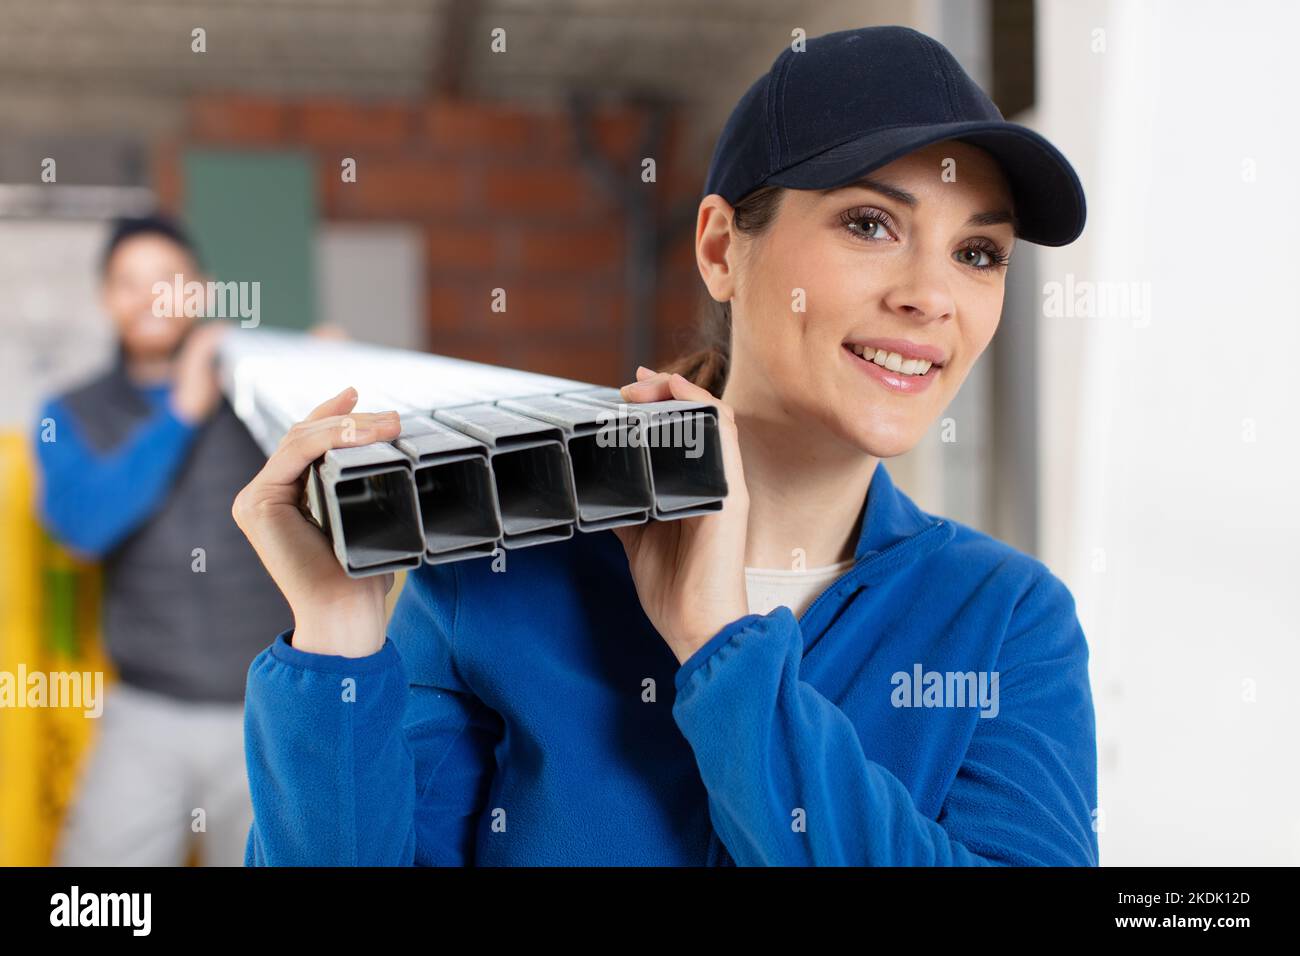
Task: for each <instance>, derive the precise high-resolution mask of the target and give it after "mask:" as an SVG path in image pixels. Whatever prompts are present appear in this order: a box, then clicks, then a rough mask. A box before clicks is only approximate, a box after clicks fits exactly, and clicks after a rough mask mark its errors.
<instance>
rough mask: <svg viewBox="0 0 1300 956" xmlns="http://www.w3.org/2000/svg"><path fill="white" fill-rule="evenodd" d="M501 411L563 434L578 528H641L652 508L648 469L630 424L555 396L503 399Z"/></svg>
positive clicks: (607, 412)
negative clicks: (547, 425) (637, 526)
mask: <svg viewBox="0 0 1300 956" xmlns="http://www.w3.org/2000/svg"><path fill="white" fill-rule="evenodd" d="M497 406H498V407H499V408H505V409H508V410H510V411H513V412H518V413H519V414H521V415H527V416H529V417H530V418H536V419H539V420H541V421H544V422H546V423H548V424H550V425H554V426H555V427H556V428H558V429H560V431H561V432H563V433H564V442H565V445H566V447H567V448H568V452H569V455H568V458H569V465H570V468H571V470H572V476H573V488H574V493H575V495H576V497H577V500H578V530H579V531H603V530H605V529H606V528H617V527H620V526H622V525H631V524H642V523H644V522H645V521H647V520H649V518H650V511H651V509H652V508H653V507H654V489H653V488H652V487H651V485H650V466H649V461H648V460H647V458H646V455H645V454H644V453H643V451H642V450H641V448H640V447H639V446H638V445H637V444H636V443H635V441H634V438H635V436H634V434H633V432H634V430H635V428H636V425H635V423H633V422H630V421H628V420H626V419H624V420H622V421H618V420H617V419H615V418H614V417H613V416H612V415H611V414H610V410H609V409H607V408H602V407H600V406H597V405H594V404H592V403H590V402H577V401H573V400H572V399H568V398H563V397H561V396H558V395H549V396H544V397H534V398H519V399H502V400H501V401H499V402H497Z"/></svg>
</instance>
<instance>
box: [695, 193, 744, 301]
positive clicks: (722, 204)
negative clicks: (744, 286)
mask: <svg viewBox="0 0 1300 956" xmlns="http://www.w3.org/2000/svg"><path fill="white" fill-rule="evenodd" d="M733 215H735V210H733V209H732V207H731V204H730V203H729V202H727V201H726V200H725V199H723V198H722V197H721V196H719V195H718V194H717V193H710V194H709V195H707V196H705V197H704V198H703V199H701V200H700V209H699V212H698V213H697V214H696V220H695V264H696V266H697V267H698V268H699V270H700V278H701V279H703V280H704V285H705V286H706V287H707V288H708V290H709V295H710V296H712V297H713V299H714V301H717V302H729V301H730V300H731V297H732V296H733V295H734V294H735V284H736V282H735V269H734V263H733V261H732V255H733V252H734V246H733V244H732V242H731V235H732V231H731V221H732V216H733Z"/></svg>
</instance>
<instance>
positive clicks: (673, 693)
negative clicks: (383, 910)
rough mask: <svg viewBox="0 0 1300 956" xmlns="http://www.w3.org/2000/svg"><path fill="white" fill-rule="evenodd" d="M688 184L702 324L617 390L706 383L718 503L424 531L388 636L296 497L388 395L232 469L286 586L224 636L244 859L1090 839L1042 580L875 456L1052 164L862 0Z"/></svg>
mask: <svg viewBox="0 0 1300 956" xmlns="http://www.w3.org/2000/svg"><path fill="white" fill-rule="evenodd" d="M868 173H869V176H868V175H867V174H868ZM705 191H706V193H707V195H706V196H705V197H704V199H703V200H702V202H701V203H700V207H699V215H698V220H697V228H696V240H695V248H696V259H697V262H698V265H699V269H700V273H701V276H702V277H703V279H704V282H705V285H706V287H707V289H708V292H709V294H710V296H711V297H712V298H713V299H714V300H716V301H717V302H718V303H725V304H727V311H726V313H725V316H724V318H725V319H726V321H727V325H728V328H727V329H726V330H725V331H727V333H728V334H727V335H726V336H724V337H723V338H722V339H721V340H720V341H719V342H718V343H717V344H716V345H715V346H714V348H713V350H711V351H707V352H706V353H704V354H703V355H700V356H696V357H694V358H692V359H689V360H687V361H685V362H683V363H682V365H681V368H683V369H685V370H687V371H688V372H689V373H690V374H689V376H687V377H683V376H682V375H681V374H679V373H677V372H673V373H671V374H670V373H669V372H667V371H662V372H661V371H653V370H650V369H641V370H639V372H638V375H637V378H638V380H637V382H635V383H634V384H631V385H628V386H625V387H624V389H623V395H624V397H625V398H626V399H627V400H628V401H629V402H646V401H656V400H661V399H667V398H678V399H688V400H692V401H708V402H714V403H715V404H717V405H718V407H719V409H720V411H721V416H720V417H721V420H722V426H723V427H722V429H721V434H720V440H721V441H722V443H723V461H724V466H725V468H726V473H727V480H728V483H729V489H730V490H729V494H728V496H727V499H726V502H725V507H724V508H723V509H722V511H721V512H719V513H716V514H711V515H708V516H704V517H697V518H691V519H686V520H683V521H677V522H668V523H651V524H648V525H643V526H639V527H633V528H624V529H619V530H617V531H615V532H612V533H601V534H592V535H578V536H577V537H575V538H574V539H572V540H571V541H568V542H564V543H562V544H558V545H548V546H544V547H538V548H532V549H526V550H522V551H515V552H511V553H510V554H509V564H508V568H507V570H506V572H505V573H498V571H497V569H496V568H494V565H493V562H492V561H491V560H490V559H483V560H478V561H470V562H463V563H459V564H451V565H441V566H436V567H425V568H421V569H420V570H419V571H418V572H414V573H412V574H411V575H410V577H409V579H408V581H407V583H406V587H405V589H404V591H403V593H402V594H401V596H400V599H399V601H398V604H397V606H396V608H395V611H394V614H393V618H392V621H391V623H390V625H389V628H388V634H387V638H385V634H384V628H383V617H384V596H385V584H384V583H383V582H382V581H380V580H377V579H367V580H350V579H348V578H347V577H345V576H344V575H343V573H342V572H341V571H340V569H339V566H338V564H337V562H336V561H335V559H334V556H333V554H332V552H331V551H330V548H329V547H328V544H327V542H326V541H325V540H324V539H323V537H322V536H321V535H320V533H319V532H318V531H317V530H316V529H315V528H313V527H311V526H310V525H309V524H308V523H307V521H306V520H304V518H303V516H302V515H301V514H300V512H299V511H298V508H297V505H298V501H299V496H300V489H301V477H302V473H303V471H304V469H305V468H306V467H307V466H308V464H309V463H310V462H312V461H313V460H314V459H315V458H317V457H318V456H319V455H321V454H322V453H323V452H325V451H326V450H327V449H329V448H333V447H339V446H341V445H344V444H364V443H367V442H372V441H382V440H386V439H391V438H393V437H394V436H395V435H396V434H397V421H396V418H395V416H394V415H392V414H387V415H383V414H380V415H362V414H349V412H350V411H351V409H352V407H353V405H354V404H355V401H356V395H355V392H354V391H353V390H350V389H349V390H347V391H345V392H344V393H342V394H340V395H337V396H335V397H334V398H332V399H330V400H328V401H326V402H325V403H324V404H322V405H321V406H320V407H319V408H317V409H316V411H315V412H314V413H313V414H312V415H311V416H310V417H309V419H308V420H306V421H305V422H303V423H300V424H299V425H297V426H296V427H295V428H294V429H293V430H292V432H291V433H290V434H289V435H288V436H287V438H286V440H285V441H284V443H283V444H282V445H281V447H280V449H279V450H278V451H277V452H276V454H275V455H274V456H272V458H271V459H270V460H269V461H268V462H267V465H266V467H265V469H263V471H262V472H261V474H259V476H258V477H257V478H256V479H255V480H254V481H253V482H252V483H251V484H250V485H249V486H248V487H247V488H246V489H245V490H244V491H243V492H241V494H240V495H239V498H238V499H237V500H236V502H235V507H234V513H235V516H236V520H237V521H238V522H239V523H240V526H241V527H242V528H243V529H244V530H245V532H246V533H247V534H248V536H249V538H250V540H251V541H252V542H253V544H254V546H255V547H256V548H257V549H258V551H259V553H260V554H261V557H262V559H263V561H264V562H265V564H266V566H267V568H268V569H269V570H270V572H271V574H272V575H273V576H274V577H275V579H276V581H277V582H278V583H279V584H280V586H281V588H282V590H283V591H284V594H285V596H286V597H287V598H288V600H289V603H290V605H291V606H292V608H293V611H294V617H295V628H294V629H293V630H291V631H288V632H286V633H285V634H282V635H280V636H279V637H278V638H277V639H276V641H275V643H274V644H273V645H272V646H271V647H270V648H269V649H268V650H267V651H265V652H264V653H263V654H262V655H260V656H259V657H258V658H257V660H255V661H254V663H253V665H252V667H251V669H250V672H249V684H248V694H247V705H246V707H247V710H246V715H247V716H246V741H247V750H248V763H249V776H250V782H251V786H252V793H253V802H254V810H255V822H254V825H253V828H252V832H251V833H250V837H249V846H248V862H249V863H253V864H319V863H336V864H411V863H416V864H469V863H474V864H489V865H490V864H614V863H626V864H688V865H689V864H729V863H736V864H741V865H751V864H809V863H815V864H821V863H828V864H865V865H900V864H920V865H972V864H987V863H1004V864H1050V865H1095V864H1096V862H1097V844H1096V836H1095V833H1094V832H1093V828H1092V825H1091V817H1092V812H1093V807H1094V806H1095V788H1096V783H1095V740H1094V726H1093V712H1092V703H1091V696H1090V693H1089V687H1088V677H1087V647H1086V644H1085V641H1084V638H1083V634H1082V633H1081V630H1080V628H1079V624H1078V620H1077V618H1076V616H1075V611H1074V604H1073V600H1072V598H1071V596H1070V594H1069V592H1068V591H1067V590H1066V588H1065V587H1064V586H1063V585H1062V584H1061V582H1060V581H1059V580H1057V579H1056V578H1055V577H1054V576H1053V575H1052V574H1051V573H1050V572H1049V571H1048V570H1047V568H1046V567H1045V566H1043V565H1042V564H1041V563H1040V562H1038V561H1037V560H1035V559H1033V558H1031V557H1029V556H1026V555H1024V554H1021V553H1018V552H1016V551H1015V550H1013V549H1012V548H1010V547H1008V546H1006V545H1004V544H1001V543H999V542H997V541H994V540H993V539H991V538H989V537H987V536H985V535H983V534H980V533H979V532H976V531H974V530H972V529H970V528H967V527H964V526H962V525H959V524H957V523H955V522H952V521H948V520H945V519H942V518H937V517H935V516H932V515H929V514H926V513H924V512H922V511H921V510H920V509H918V508H917V507H916V506H915V505H914V504H913V503H912V502H911V501H910V500H909V499H908V498H907V497H906V496H905V495H903V494H902V493H901V492H899V491H898V490H897V489H896V488H895V487H894V486H893V484H892V482H891V481H890V477H889V474H888V473H887V472H886V470H885V468H884V467H883V465H882V464H881V459H883V458H888V457H892V456H894V455H898V454H900V453H902V452H904V451H907V450H908V449H909V448H911V447H912V446H913V445H915V444H916V442H917V441H918V440H919V439H920V438H921V436H922V435H923V434H924V433H925V431H926V430H927V428H928V427H929V425H930V424H931V423H932V422H933V421H934V419H935V418H936V417H937V416H938V415H939V413H940V412H941V411H942V410H943V408H944V407H945V406H946V405H947V404H948V402H949V401H950V400H951V399H952V397H953V395H954V394H955V392H956V391H957V388H958V387H959V386H960V384H961V382H962V381H963V380H964V379H965V377H966V375H967V374H968V372H969V371H970V369H971V366H972V365H973V364H974V362H975V360H976V359H977V358H978V356H979V355H980V353H981V352H983V350H984V348H985V347H986V346H987V345H988V343H989V340H990V339H991V338H992V336H993V333H994V330H995V329H996V327H997V324H998V321H999V315H1000V312H1001V307H1002V297H1003V284H1004V275H1005V271H1004V270H1005V266H1006V263H1007V260H1008V258H1009V254H1010V252H1011V249H1012V246H1013V245H1014V243H1015V241H1016V237H1017V235H1019V236H1020V237H1021V238H1025V239H1029V240H1031V241H1036V242H1042V243H1046V244H1061V243H1063V242H1069V241H1070V240H1072V239H1073V238H1075V236H1077V235H1078V232H1079V231H1080V230H1081V229H1082V224H1083V196H1082V192H1081V190H1080V189H1079V187H1078V181H1077V179H1076V178H1075V176H1074V173H1073V171H1072V170H1071V169H1070V167H1069V164H1068V163H1067V162H1066V161H1065V159H1064V158H1063V157H1061V156H1060V154H1059V153H1057V152H1056V151H1055V150H1054V149H1053V148H1052V147H1051V146H1050V145H1048V144H1047V143H1046V141H1044V140H1042V139H1041V137H1038V136H1037V135H1036V134H1033V133H1031V132H1029V131H1027V130H1024V129H1022V128H1020V127H1015V126H1012V125H1011V124H1008V123H1006V122H1005V121H1003V120H1002V118H1001V116H1000V115H999V114H998V113H997V110H996V108H994V107H993V105H992V103H990V102H989V101H988V99H987V97H985V96H984V94H983V93H981V92H980V91H979V89H978V87H976V86H975V84H974V83H973V82H971V81H970V79H969V78H968V77H966V75H965V74H964V73H963V72H962V71H961V69H960V67H958V66H957V64H956V62H955V61H954V60H953V59H952V58H951V56H950V55H949V54H948V53H947V51H946V50H944V49H943V47H941V46H939V44H937V43H935V42H934V41H933V40H930V39H929V38H927V37H924V36H922V35H921V34H918V33H915V32H914V31H911V30H904V29H901V28H894V27H890V28H874V29H866V30H855V31H848V32H846V33H840V34H832V35H829V36H826V37H821V38H817V39H814V40H810V41H808V43H807V47H806V49H804V50H798V51H795V50H787V51H785V52H784V53H782V55H781V56H779V57H778V58H777V60H776V62H775V63H774V64H773V67H772V70H771V71H770V72H769V73H768V74H767V75H766V76H764V77H762V78H760V79H759V81H758V82H757V83H755V84H754V86H753V87H752V88H751V89H750V91H749V92H748V93H746V95H745V97H744V98H742V100H741V102H740V104H739V105H738V106H737V108H736V111H735V113H733V115H732V117H731V119H730V121H729V122H728V124H727V128H726V130H725V131H724V132H723V135H722V137H721V139H720V141H719V144H718V147H717V151H716V152H715V155H714V160H713V164H712V167H711V169H710V173H709V182H708V184H707V186H706V190H705ZM715 394H720V397H721V401H719V400H718V399H716V398H715V397H714V395H715ZM792 565H793V566H794V568H795V569H794V570H791V567H792ZM802 568H811V569H812V570H800V569H802Z"/></svg>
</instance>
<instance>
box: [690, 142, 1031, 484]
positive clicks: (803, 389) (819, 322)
mask: <svg viewBox="0 0 1300 956" xmlns="http://www.w3.org/2000/svg"><path fill="white" fill-rule="evenodd" d="M946 170H947V172H945V171H946ZM1012 212H1013V210H1012V201H1011V195H1010V191H1009V189H1008V188H1007V185H1006V183H1005V181H1004V179H1003V176H1002V173H1001V170H1000V169H999V168H998V166H997V164H996V163H995V162H994V160H993V159H992V158H991V157H990V156H989V155H988V154H986V153H985V152H984V151H983V150H980V149H978V148H976V147H974V146H969V145H967V144H965V143H959V142H947V143H938V144H935V145H933V146H930V147H927V148H925V149H921V150H918V151H917V152H914V153H911V154H909V155H908V156H905V157H904V158H902V159H899V160H896V161H895V162H892V163H890V164H889V165H887V166H883V167H881V168H880V169H878V170H876V171H874V172H873V173H871V174H870V175H869V176H868V177H867V180H866V181H864V182H862V183H860V184H855V185H853V186H850V187H845V188H841V189H835V190H831V191H826V192H820V191H808V190H786V191H785V193H784V195H783V197H782V199H781V204H780V207H779V209H778V212H777V214H776V216H775V218H774V219H773V221H772V222H771V224H770V225H769V226H768V228H767V229H766V230H765V231H764V232H762V233H760V234H758V235H757V236H756V237H754V238H752V239H751V238H750V237H747V236H745V235H742V234H737V233H735V232H734V230H733V231H732V233H731V235H732V239H733V241H734V247H733V250H732V251H734V253H735V254H734V255H732V254H730V253H729V254H728V255H727V262H728V269H729V270H730V272H731V278H732V285H731V286H730V288H729V291H730V293H731V304H732V316H733V323H732V324H733V333H732V372H731V375H732V380H731V381H730V382H729V384H728V387H727V396H728V401H733V390H734V392H735V393H736V400H737V401H740V402H743V404H744V405H746V406H748V407H749V408H750V409H753V408H754V406H755V403H756V396H759V395H767V396H772V397H774V398H775V399H776V401H777V402H778V403H779V408H776V409H773V408H771V407H770V406H769V409H768V411H769V412H772V413H773V414H776V415H780V416H782V417H785V418H794V419H796V420H805V421H806V420H809V419H812V420H816V421H819V422H821V423H822V424H823V425H824V426H825V427H826V428H828V429H829V430H830V431H831V432H832V433H834V434H836V435H838V436H839V437H841V438H842V439H843V440H845V441H847V442H849V443H851V444H853V445H854V446H856V447H857V448H859V449H861V450H862V451H864V452H866V453H868V454H871V455H874V456H877V457H881V458H888V457H892V456H894V455H898V454H901V453H902V452H905V451H907V450H908V449H910V448H912V447H913V446H914V445H916V443H917V442H918V441H919V440H920V439H921V437H922V436H923V435H924V434H925V432H926V430H927V429H928V428H929V427H930V425H931V424H932V423H933V422H934V421H935V419H936V418H937V417H938V416H939V414H940V413H941V412H942V411H943V409H944V408H945V407H946V406H947V404H948V403H949V401H951V399H952V397H953V395H954V394H956V392H957V389H958V387H959V386H960V385H961V383H962V382H963V381H964V380H965V378H966V375H967V374H968V373H969V372H970V370H971V366H972V365H974V363H975V360H976V359H977V358H978V357H979V355H980V353H981V352H983V351H984V348H985V346H987V345H988V344H989V340H990V339H992V337H993V333H994V331H995V330H996V329H997V325H998V319H999V317H1000V315H1001V312H1002V296H1003V287H1004V280H1005V275H1006V272H1005V265H1006V259H1007V257H1008V255H1009V253H1010V251H1011V247H1012V245H1013V243H1014V226H1013V224H1012V218H1011V216H1012ZM715 278H716V277H715ZM706 281H709V276H707V275H706ZM723 286H724V287H725V286H726V282H725V281H723ZM710 290H711V291H713V292H714V295H715V297H718V295H717V291H716V290H715V289H714V284H713V283H712V282H710ZM725 297H726V296H725V295H724V296H722V298H725Z"/></svg>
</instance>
